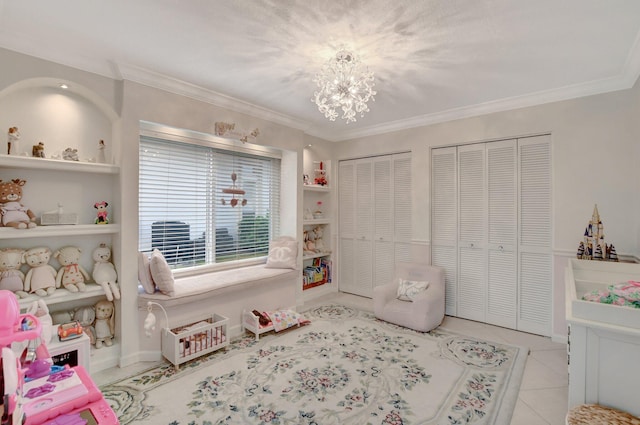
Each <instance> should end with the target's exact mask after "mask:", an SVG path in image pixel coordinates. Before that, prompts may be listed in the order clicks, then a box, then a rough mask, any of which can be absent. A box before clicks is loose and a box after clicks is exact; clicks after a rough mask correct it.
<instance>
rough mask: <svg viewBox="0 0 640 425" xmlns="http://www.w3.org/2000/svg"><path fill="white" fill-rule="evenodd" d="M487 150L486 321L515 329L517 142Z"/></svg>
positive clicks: (489, 147)
mask: <svg viewBox="0 0 640 425" xmlns="http://www.w3.org/2000/svg"><path fill="white" fill-rule="evenodd" d="M486 150H487V196H488V210H487V221H488V241H487V253H488V258H487V317H486V322H487V323H491V324H494V325H498V326H504V327H508V328H512V329H515V328H516V309H517V303H516V300H517V288H518V274H517V263H518V262H517V255H516V248H517V240H516V235H517V229H518V208H517V206H518V197H517V142H516V140H504V141H500V142H491V143H487V145H486Z"/></svg>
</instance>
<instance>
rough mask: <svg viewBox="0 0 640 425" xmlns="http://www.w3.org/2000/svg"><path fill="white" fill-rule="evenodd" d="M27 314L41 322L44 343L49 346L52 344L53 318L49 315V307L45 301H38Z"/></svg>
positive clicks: (32, 304)
mask: <svg viewBox="0 0 640 425" xmlns="http://www.w3.org/2000/svg"><path fill="white" fill-rule="evenodd" d="M27 313H28V314H31V315H33V316H36V317H37V318H38V319H39V320H40V325H41V326H42V334H41V336H42V342H44V344H45V345H48V344H49V343H50V342H51V337H52V335H53V333H52V326H53V318H52V317H51V314H49V307H48V306H47V303H46V302H44V300H42V299H40V300H36V301H34V302H33V303H31V306H30V307H29V308H28V309H27Z"/></svg>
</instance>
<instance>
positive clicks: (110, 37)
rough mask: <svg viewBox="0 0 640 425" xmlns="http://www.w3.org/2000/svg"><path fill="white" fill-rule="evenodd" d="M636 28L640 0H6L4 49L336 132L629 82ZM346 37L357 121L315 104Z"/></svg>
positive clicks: (2, 3)
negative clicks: (369, 92) (357, 91)
mask: <svg viewBox="0 0 640 425" xmlns="http://www.w3.org/2000/svg"><path fill="white" fill-rule="evenodd" d="M639 34H640V1H638V0H606V1H605V0H413V1H408V0H393V1H383V0H333V1H332V0H325V1H320V0H234V1H230V0H182V1H179V0H109V1H100V0H57V1H51V0H23V1H19V0H18V1H16V0H0V47H4V48H7V49H10V50H15V51H18V52H23V53H26V54H29V55H33V56H37V57H41V58H44V59H48V60H51V61H54V62H58V63H62V64H66V65H70V66H73V67H76V68H80V69H83V70H87V71H91V72H95V73H98V74H101V75H106V76H109V77H113V78H127V79H130V80H135V81H138V82H141V83H145V84H149V85H153V86H157V87H160V88H164V89H168V90H171V91H174V92H178V93H181V94H186V95H188V96H192V97H196V98H200V99H205V100H208V101H210V102H212V103H216V104H219V105H222V106H225V107H228V108H231V109H234V110H238V111H241V112H247V113H250V114H252V115H255V116H258V117H264V118H267V119H270V120H272V121H276V122H280V123H283V124H286V125H289V126H293V127H296V128H300V129H303V130H305V131H306V132H307V133H309V134H312V135H316V136H319V137H322V138H324V139H327V140H334V141H337V140H344V139H347V138H352V137H358V136H365V135H371V134H377V133H383V132H386V131H391V130H397V129H401V128H409V127H415V126H419V125H424V124H429V123H434V122H440V121H446V120H450V119H456V118H461V117H466V116H473V115H478V114H481V113H487V112H493V111H499V110H504V109H512V108H516V107H521V106H529V105H534V104H540V103H544V102H549V101H556V100H562V99H569V98H575V97H579V96H584V95H590V94H595V93H602V92H607V91H613V90H620V89H625V88H629V87H631V86H632V85H633V84H634V82H635V81H636V79H637V77H638V75H639V73H640V46H639V43H638V36H639ZM343 43H344V44H346V45H348V46H350V47H351V48H352V50H353V51H354V52H355V53H356V54H358V55H359V56H360V57H361V59H362V61H363V62H364V63H365V64H367V65H368V67H369V69H370V70H371V71H373V72H374V74H375V78H376V86H375V89H376V91H377V95H376V98H375V102H374V103H371V104H370V108H371V112H370V113H368V114H367V115H366V116H365V117H364V118H359V117H358V121H357V122H356V123H351V124H348V125H347V124H345V123H344V121H342V120H337V121H335V122H331V121H329V120H327V119H326V118H324V115H322V114H320V112H318V110H317V108H316V107H315V105H314V104H313V103H312V102H311V97H312V95H313V92H314V90H315V85H314V83H313V81H312V79H313V76H314V74H315V73H316V72H317V71H318V70H319V69H320V68H321V67H322V65H323V63H324V62H326V60H327V59H329V58H330V57H331V56H332V54H333V53H334V52H335V49H336V48H337V47H338V46H339V45H340V44H343ZM3 66H8V64H0V69H1V67H3ZM0 72H1V71H0ZM212 120H213V121H215V117H212Z"/></svg>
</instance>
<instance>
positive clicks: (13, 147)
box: [7, 127, 20, 155]
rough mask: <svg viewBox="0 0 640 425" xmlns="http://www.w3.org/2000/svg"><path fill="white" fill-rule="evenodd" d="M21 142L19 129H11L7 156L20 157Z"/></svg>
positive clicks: (8, 133) (8, 137) (8, 134)
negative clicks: (19, 143)
mask: <svg viewBox="0 0 640 425" xmlns="http://www.w3.org/2000/svg"><path fill="white" fill-rule="evenodd" d="M19 140H20V132H19V131H18V127H11V128H9V131H8V132H7V155H19V154H20V153H19V152H18V141H19Z"/></svg>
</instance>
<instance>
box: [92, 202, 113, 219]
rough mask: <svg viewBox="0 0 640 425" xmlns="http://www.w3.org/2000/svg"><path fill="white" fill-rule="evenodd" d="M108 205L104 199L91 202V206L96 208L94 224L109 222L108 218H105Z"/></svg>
mask: <svg viewBox="0 0 640 425" xmlns="http://www.w3.org/2000/svg"><path fill="white" fill-rule="evenodd" d="M108 206H109V204H108V203H107V202H105V201H102V202H96V203H95V204H93V208H95V209H97V210H98V216H97V217H96V224H109V219H108V218H107V215H108V212H107V207H108Z"/></svg>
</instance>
